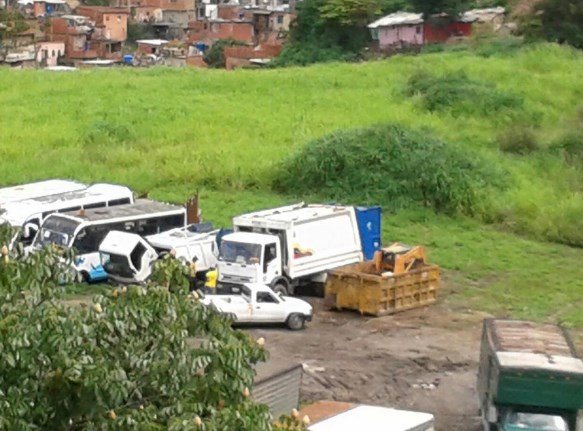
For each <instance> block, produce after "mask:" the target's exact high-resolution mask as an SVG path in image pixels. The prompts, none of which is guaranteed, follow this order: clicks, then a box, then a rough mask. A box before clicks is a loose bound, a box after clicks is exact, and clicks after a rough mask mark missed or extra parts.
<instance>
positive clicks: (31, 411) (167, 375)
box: [0, 226, 303, 431]
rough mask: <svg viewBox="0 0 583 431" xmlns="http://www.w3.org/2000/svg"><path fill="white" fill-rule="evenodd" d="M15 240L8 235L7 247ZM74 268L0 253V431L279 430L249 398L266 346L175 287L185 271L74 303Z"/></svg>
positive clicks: (42, 257)
mask: <svg viewBox="0 0 583 431" xmlns="http://www.w3.org/2000/svg"><path fill="white" fill-rule="evenodd" d="M0 228H1V226H0ZM8 235H9V234H8V233H7V231H6V229H2V231H1V232H0V244H5V243H6V238H8ZM72 258H73V255H72V254H70V253H62V252H59V251H58V250H51V249H45V250H42V251H39V252H37V253H34V254H31V255H29V256H24V255H23V254H22V250H16V251H14V252H11V253H8V250H7V249H6V247H5V246H4V247H3V248H2V258H1V259H0V295H1V296H2V303H1V305H0V429H10V430H14V431H20V430H35V429H38V430H45V429H50V430H84V431H85V430H87V431H89V430H91V431H93V430H152V431H154V430H174V431H178V430H193V429H201V430H207V431H212V430H216V431H223V430H229V429H230V430H243V431H244V430H253V431H268V430H271V429H273V425H272V424H271V417H270V415H269V413H268V409H267V407H266V406H263V405H258V404H255V403H254V402H253V401H252V400H251V396H250V394H252V384H253V378H254V370H253V365H254V364H256V363H258V362H259V361H263V360H265V359H266V357H267V352H266V351H265V349H264V347H263V340H262V339H260V340H254V339H252V338H250V337H249V336H248V335H246V334H245V333H244V332H241V331H236V330H233V329H232V328H231V321H230V320H229V319H228V318H226V317H224V316H221V315H219V314H217V313H215V312H214V311H212V310H211V309H209V308H207V307H205V306H203V305H201V304H200V302H199V300H198V298H197V295H196V294H189V293H188V291H187V289H186V288H184V286H183V284H182V282H179V283H176V285H174V286H173V285H172V283H173V280H177V279H178V278H175V276H176V274H171V273H172V272H173V271H182V269H181V268H178V267H172V266H168V265H167V263H165V262H162V263H160V264H159V266H160V267H162V268H161V269H166V270H167V271H166V272H164V271H162V274H163V275H162V276H160V277H162V278H160V277H158V279H157V283H155V284H154V283H152V284H150V285H148V286H130V287H123V288H116V289H114V288H112V289H111V291H110V292H109V293H108V294H106V295H96V296H95V297H94V298H93V300H92V302H91V303H90V304H83V303H82V304H81V305H72V304H67V303H65V302H64V301H63V297H62V292H63V289H64V287H63V284H64V283H70V282H74V281H76V275H75V274H74V273H73V272H72V271H71V269H70V268H71V267H70V265H68V264H67V262H68V261H69V260H70V259H72ZM173 268H174V269H173ZM159 269H160V268H159ZM164 274H165V275H164ZM164 277H165V279H164ZM286 423H288V424H291V428H290V427H289V426H288V428H286V429H301V427H302V426H303V425H302V424H301V422H298V421H294V420H288V421H287V422H286ZM294 427H295V428H294Z"/></svg>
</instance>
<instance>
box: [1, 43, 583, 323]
mask: <svg viewBox="0 0 583 431" xmlns="http://www.w3.org/2000/svg"><path fill="white" fill-rule="evenodd" d="M420 70H423V71H428V72H431V73H435V74H444V73H447V72H455V71H458V70H463V71H465V72H466V73H467V75H468V76H469V77H470V78H472V79H475V80H480V81H484V82H487V83H491V84H495V85H496V86H497V88H498V89H499V90H501V91H505V92H508V93H512V94H514V95H517V96H519V97H520V98H521V99H522V100H523V101H524V103H523V105H524V106H523V108H522V109H523V112H522V113H521V115H520V116H518V117H517V116H513V115H506V114H503V113H502V114H499V115H498V114H496V115H494V114H491V115H475V114H471V113H469V114H467V115H464V114H463V113H461V114H459V113H457V114H455V115H454V113H452V112H450V111H447V110H446V111H440V112H429V111H427V110H424V109H423V108H422V106H421V104H420V101H419V100H417V98H416V97H408V96H406V95H405V94H404V89H405V87H406V84H407V81H408V79H409V77H410V76H411V75H412V74H414V73H415V72H418V71H420ZM581 76H583V55H582V54H580V53H576V52H575V51H572V50H569V49H565V48H560V47H556V46H552V45H539V46H534V47H530V48H528V49H523V50H521V51H518V52H516V53H515V54H513V55H498V56H496V55H495V56H492V57H488V58H486V57H480V56H477V55H474V54H472V53H469V52H447V53H436V54H427V55H422V56H416V57H407V56H399V57H394V58H392V59H390V60H387V61H377V62H370V63H364V64H328V65H318V66H314V67H310V68H291V69H279V70H266V71H244V70H241V71H235V72H225V71H218V70H212V71H211V70H207V71H200V70H190V69H189V70H177V69H149V70H145V69H144V70H136V69H131V70H130V69H118V70H89V71H86V70H84V71H77V72H73V73H52V72H44V71H11V70H5V69H0V102H1V103H0V172H1V174H2V179H1V180H0V183H3V184H12V183H20V182H27V181H32V180H35V179H41V178H47V177H71V178H76V179H79V180H83V181H108V182H119V183H124V184H128V185H129V186H131V187H132V188H133V189H134V190H136V191H138V192H149V193H150V195H151V196H153V197H155V198H159V199H164V200H169V201H175V202H180V201H182V200H184V199H185V198H186V197H187V196H188V195H189V194H190V193H191V192H193V191H195V190H197V189H200V190H201V191H202V204H203V211H204V214H205V216H206V218H207V219H211V220H213V221H215V222H216V223H218V224H227V223H228V222H229V219H230V217H231V216H233V215H235V214H237V213H238V212H241V211H244V210H253V209H258V208H262V207H268V206H270V205H273V204H277V203H284V202H290V201H293V200H297V199H298V197H285V196H280V195H276V194H274V193H273V192H272V191H271V190H270V183H271V179H272V177H273V174H274V171H275V169H276V168H277V166H278V164H279V163H280V161H281V160H282V158H283V157H285V156H287V155H288V154H290V153H292V152H293V151H294V150H296V149H299V148H301V147H302V146H303V145H306V144H307V143H308V142H309V141H310V140H311V139H314V138H317V137H320V136H322V135H323V134H325V133H328V132H331V131H333V130H336V129H343V128H351V127H363V126H368V125H371V124H376V123H385V122H396V123H400V124H404V125H408V126H413V127H419V126H424V127H430V128H432V129H433V130H434V131H435V133H436V135H437V136H438V137H439V138H441V139H443V140H445V141H447V142H450V143H451V145H459V146H463V147H466V148H467V149H470V150H471V151H473V152H475V153H476V155H477V156H479V157H482V158H484V159H485V160H487V161H488V162H489V163H492V164H497V165H499V166H502V167H503V168H504V169H505V170H506V172H508V178H504V181H507V182H508V184H509V187H508V189H507V190H506V191H504V192H501V193H500V195H499V196H493V197H492V202H493V205H494V207H495V210H494V214H493V217H492V218H493V219H494V220H493V221H494V222H495V224H493V225H490V226H485V225H483V224H481V222H480V221H479V220H468V219H451V218H447V217H445V216H439V215H435V214H433V213H431V212H430V211H428V210H407V211H400V212H398V213H396V214H386V215H385V218H384V235H385V242H389V241H392V240H400V241H407V242H411V243H419V244H424V245H426V246H427V247H428V249H429V253H430V256H431V258H432V260H433V261H435V262H436V263H438V264H440V265H442V266H443V268H444V269H445V270H446V280H447V281H448V283H447V291H448V292H449V294H448V296H447V298H446V301H447V302H448V303H449V304H451V305H452V306H455V307H467V308H471V309H481V310H485V311H490V312H494V313H495V314H498V315H502V316H506V315H509V316H518V317H529V318H536V319H545V318H548V319H551V320H556V321H561V322H564V323H566V324H568V325H571V326H575V327H583V311H582V310H583V295H582V294H581V292H583V251H582V250H581V249H574V248H569V247H565V246H561V245H556V244H551V243H545V242H538V241H537V240H540V239H543V238H549V237H550V238H554V237H558V236H561V235H562V236H563V237H564V236H565V235H569V232H573V233H574V234H577V233H578V232H579V233H580V231H579V229H581V231H583V224H582V223H583V199H582V191H583V173H582V170H581V166H578V165H574V166H567V165H565V164H564V163H562V161H561V160H560V159H559V158H558V157H556V156H553V155H551V154H550V153H549V152H548V151H547V147H548V146H549V145H550V143H551V142H553V140H555V139H556V138H558V137H560V136H561V134H562V133H563V132H564V130H566V129H568V128H572V127H577V126H573V124H577V121H579V120H578V119H577V116H578V115H580V112H581V111H579V114H578V107H579V105H581V101H582V100H583V80H581V78H580V77H581ZM581 121H582V124H583V120H581ZM519 123H520V124H521V123H527V125H529V126H533V127H534V128H535V133H536V135H537V137H538V139H539V141H540V143H541V149H540V150H539V151H537V152H535V153H533V154H531V155H528V156H517V155H508V154H505V153H502V152H500V150H499V149H498V142H497V138H498V136H499V134H500V133H501V132H503V131H507V130H509V129H512V128H513V127H515V126H516V127H517V126H519V125H520V124H519ZM316 192H317V191H314V193H316ZM300 198H301V197H300ZM379 204H381V205H382V204H383V202H379ZM509 232H514V233H509ZM515 233H518V234H521V235H522V236H516V235H515Z"/></svg>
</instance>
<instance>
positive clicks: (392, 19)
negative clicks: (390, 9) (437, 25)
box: [368, 12, 423, 28]
mask: <svg viewBox="0 0 583 431" xmlns="http://www.w3.org/2000/svg"><path fill="white" fill-rule="evenodd" d="M422 23H423V14H420V13H410V12H395V13H392V14H390V15H386V16H384V17H382V18H379V19H377V20H376V21H374V22H372V23H370V24H369V25H368V28H379V27H392V26H396V25H415V24H422Z"/></svg>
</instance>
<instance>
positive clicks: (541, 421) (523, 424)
mask: <svg viewBox="0 0 583 431" xmlns="http://www.w3.org/2000/svg"><path fill="white" fill-rule="evenodd" d="M507 424H508V425H511V426H513V427H516V428H528V429H530V430H537V431H569V428H568V426H567V422H566V421H565V419H563V418H562V417H561V416H552V415H543V414H538V413H521V412H513V413H511V414H510V415H509V416H508V420H507Z"/></svg>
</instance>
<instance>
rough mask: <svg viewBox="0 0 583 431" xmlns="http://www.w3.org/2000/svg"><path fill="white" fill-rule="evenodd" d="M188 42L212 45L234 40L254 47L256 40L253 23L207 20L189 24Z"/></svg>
mask: <svg viewBox="0 0 583 431" xmlns="http://www.w3.org/2000/svg"><path fill="white" fill-rule="evenodd" d="M187 34H188V41H189V42H190V43H192V44H195V43H204V44H205V45H212V44H213V43H215V42H216V41H218V40H221V39H234V40H239V41H242V42H246V43H248V44H249V45H252V44H253V43H254V40H255V31H254V28H253V23H252V22H249V21H239V20H236V21H235V20H219V19H217V20H205V21H191V22H189V23H188V31H187Z"/></svg>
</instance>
